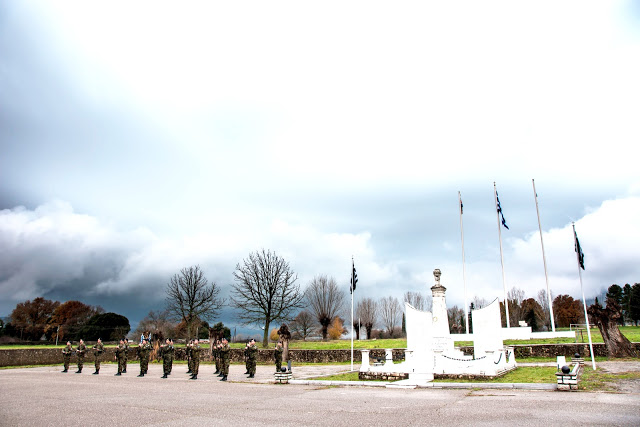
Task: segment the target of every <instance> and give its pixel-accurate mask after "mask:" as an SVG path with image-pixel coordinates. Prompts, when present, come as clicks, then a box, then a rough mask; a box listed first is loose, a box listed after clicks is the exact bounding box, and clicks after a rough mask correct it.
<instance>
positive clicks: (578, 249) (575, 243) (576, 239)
mask: <svg viewBox="0 0 640 427" xmlns="http://www.w3.org/2000/svg"><path fill="white" fill-rule="evenodd" d="M571 226H572V227H573V243H574V245H575V248H576V257H577V259H578V276H579V277H580V291H581V292H582V305H583V306H584V320H585V323H586V324H587V336H588V337H589V351H591V366H593V370H594V371H595V370H596V359H595V356H594V355H593V342H592V341H591V328H590V327H589V315H588V314H587V300H586V299H585V297H584V286H582V270H581V268H580V251H581V249H580V248H579V247H578V235H577V234H576V224H575V222H572V223H571ZM583 265H584V262H583Z"/></svg>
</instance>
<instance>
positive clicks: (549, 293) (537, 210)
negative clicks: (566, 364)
mask: <svg viewBox="0 0 640 427" xmlns="http://www.w3.org/2000/svg"><path fill="white" fill-rule="evenodd" d="M531 183H532V184H533V196H534V198H535V199H536V213H537V214H538V229H539V230H540V244H541V245H542V263H543V264H544V279H545V280H546V281H547V302H548V304H549V317H551V331H552V332H555V331H556V322H555V321H554V320H553V304H552V301H551V291H550V290H549V275H548V274H547V257H546V256H545V254H544V241H543V240H542V224H541V223H540V209H538V193H537V192H536V183H535V181H534V180H533V179H532V180H531Z"/></svg>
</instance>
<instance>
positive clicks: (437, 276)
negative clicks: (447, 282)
mask: <svg viewBox="0 0 640 427" xmlns="http://www.w3.org/2000/svg"><path fill="white" fill-rule="evenodd" d="M441 275H442V273H441V272H440V269H439V268H436V269H435V270H433V277H435V278H436V286H440V276H441Z"/></svg>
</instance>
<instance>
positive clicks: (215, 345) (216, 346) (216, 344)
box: [212, 340, 220, 375]
mask: <svg viewBox="0 0 640 427" xmlns="http://www.w3.org/2000/svg"><path fill="white" fill-rule="evenodd" d="M219 349H220V340H216V341H215V342H214V343H213V351H212V356H213V360H214V361H215V362H216V371H215V372H214V373H213V375H218V374H220V350H219Z"/></svg>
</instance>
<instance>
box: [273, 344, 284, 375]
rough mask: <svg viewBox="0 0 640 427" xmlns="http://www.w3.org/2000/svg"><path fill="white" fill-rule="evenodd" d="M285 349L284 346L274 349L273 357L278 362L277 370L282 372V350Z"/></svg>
mask: <svg viewBox="0 0 640 427" xmlns="http://www.w3.org/2000/svg"><path fill="white" fill-rule="evenodd" d="M283 351H284V349H283V348H282V347H276V349H275V350H274V351H273V359H274V360H275V362H276V372H280V370H281V369H282V352H283Z"/></svg>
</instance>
